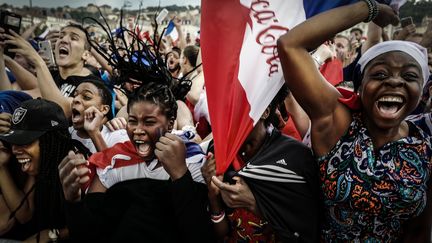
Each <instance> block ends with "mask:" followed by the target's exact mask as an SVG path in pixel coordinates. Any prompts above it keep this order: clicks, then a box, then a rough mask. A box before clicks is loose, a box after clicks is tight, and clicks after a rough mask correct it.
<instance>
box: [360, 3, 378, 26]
mask: <svg viewBox="0 0 432 243" xmlns="http://www.w3.org/2000/svg"><path fill="white" fill-rule="evenodd" d="M362 1H364V2H366V4H367V6H368V9H369V14H368V18H367V19H366V20H365V21H364V22H365V23H368V22H371V21H372V20H374V19H375V18H376V17H377V16H378V13H379V9H378V4H377V2H376V1H375V0H362Z"/></svg>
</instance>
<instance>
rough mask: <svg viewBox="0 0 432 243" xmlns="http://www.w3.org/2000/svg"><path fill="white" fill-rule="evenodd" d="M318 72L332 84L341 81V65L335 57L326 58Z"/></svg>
mask: <svg viewBox="0 0 432 243" xmlns="http://www.w3.org/2000/svg"><path fill="white" fill-rule="evenodd" d="M320 72H321V74H322V75H323V76H324V77H325V79H327V81H328V82H329V83H331V84H332V85H333V86H335V85H336V84H338V83H340V82H342V81H343V65H342V62H341V61H339V59H337V58H332V59H329V60H327V61H326V62H325V63H324V64H323V65H322V66H321V68H320Z"/></svg>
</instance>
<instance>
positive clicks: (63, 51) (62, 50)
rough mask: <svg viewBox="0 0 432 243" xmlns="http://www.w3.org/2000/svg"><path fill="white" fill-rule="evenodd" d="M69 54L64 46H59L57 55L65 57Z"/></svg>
mask: <svg viewBox="0 0 432 243" xmlns="http://www.w3.org/2000/svg"><path fill="white" fill-rule="evenodd" d="M68 55H69V50H68V49H67V48H66V47H59V56H60V57H65V56H68Z"/></svg>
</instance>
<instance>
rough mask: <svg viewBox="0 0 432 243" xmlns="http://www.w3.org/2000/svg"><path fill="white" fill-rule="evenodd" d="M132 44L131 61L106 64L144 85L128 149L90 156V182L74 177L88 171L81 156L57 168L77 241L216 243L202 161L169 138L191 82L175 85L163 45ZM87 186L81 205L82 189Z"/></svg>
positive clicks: (134, 102) (194, 149) (135, 95)
mask: <svg viewBox="0 0 432 243" xmlns="http://www.w3.org/2000/svg"><path fill="white" fill-rule="evenodd" d="M130 35H131V36H132V37H134V36H135V34H134V33H130ZM120 38H122V37H120ZM132 39H133V40H132V45H131V46H134V47H133V48H132V47H131V48H132V49H125V50H123V52H122V53H124V54H125V55H126V56H122V57H121V58H120V56H119V58H115V59H112V60H111V59H108V60H109V61H110V62H112V64H113V65H114V66H113V69H114V70H117V71H115V72H118V76H117V77H116V80H117V83H118V84H120V85H121V84H122V83H124V82H130V81H133V82H135V83H137V84H139V85H140V87H139V88H137V89H135V90H134V91H133V92H132V93H131V94H129V99H128V104H127V112H128V116H127V117H128V118H127V126H126V131H127V134H128V136H129V139H130V141H127V142H124V143H118V144H116V145H115V146H113V147H111V148H108V149H106V150H104V151H102V152H98V153H96V154H94V155H93V156H91V157H90V158H89V160H88V162H89V163H91V164H92V165H95V166H96V168H97V169H96V173H94V174H91V175H90V176H89V175H88V173H87V171H85V170H76V169H75V168H82V167H83V166H85V165H86V164H87V161H86V160H85V159H84V158H83V157H82V156H77V155H73V154H71V155H69V156H68V157H67V158H65V159H64V160H63V161H62V163H61V164H60V167H59V168H60V179H61V181H62V185H63V190H64V195H65V199H66V201H67V215H68V219H69V221H68V228H69V231H70V234H71V237H72V239H73V240H75V241H77V242H142V241H148V242H213V241H214V240H213V236H212V235H213V234H212V228H211V225H210V218H209V215H208V213H207V208H206V198H207V188H206V186H205V184H204V183H203V181H204V180H203V178H202V175H201V171H200V168H201V164H202V160H203V158H204V153H203V152H202V150H201V148H200V147H199V145H197V144H195V143H193V142H190V141H189V140H188V138H186V137H185V136H177V135H174V134H172V133H171V131H172V130H173V127H174V122H175V120H176V116H177V109H178V106H177V99H178V98H179V95H180V96H181V95H183V97H184V96H185V95H186V93H187V91H188V89H189V87H190V82H188V81H187V80H175V79H173V78H172V77H171V75H170V73H169V71H168V70H167V67H166V65H165V63H164V62H163V61H162V59H161V58H160V56H159V51H158V47H157V45H155V46H149V45H147V44H146V43H143V42H142V41H141V40H139V39H135V38H132ZM135 41H136V42H135ZM134 42H135V44H134ZM155 42H156V41H155ZM96 48H97V47H96ZM112 48H116V47H115V46H112ZM150 49H153V50H154V52H152V51H151V50H150ZM113 53H114V55H116V53H119V50H117V49H116V50H114V51H113ZM87 182H90V187H89V190H88V193H87V194H86V195H85V197H84V198H83V199H81V191H80V189H79V188H80V187H81V186H82V185H83V184H86V183H87Z"/></svg>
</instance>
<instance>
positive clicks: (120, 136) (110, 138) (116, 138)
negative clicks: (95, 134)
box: [69, 125, 129, 153]
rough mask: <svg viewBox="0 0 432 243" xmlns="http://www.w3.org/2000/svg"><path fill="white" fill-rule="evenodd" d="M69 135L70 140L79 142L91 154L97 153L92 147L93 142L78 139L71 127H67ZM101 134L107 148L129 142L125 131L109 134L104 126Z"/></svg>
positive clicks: (75, 131)
mask: <svg viewBox="0 0 432 243" xmlns="http://www.w3.org/2000/svg"><path fill="white" fill-rule="evenodd" d="M69 133H70V134H71V136H72V139H75V140H78V141H80V142H81V143H82V144H83V145H84V146H85V147H86V148H88V149H89V150H90V152H91V153H96V152H97V150H96V147H95V146H94V144H93V141H92V140H91V139H90V138H80V137H79V136H78V134H77V130H75V129H74V128H73V127H69ZM101 134H102V138H103V139H104V140H105V143H106V145H107V146H108V148H110V147H112V146H114V145H115V144H116V143H123V142H126V141H129V137H128V135H127V133H126V130H125V129H120V130H116V131H114V132H111V131H110V130H109V129H108V128H107V127H106V126H105V125H104V126H103V128H102V131H101Z"/></svg>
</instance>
